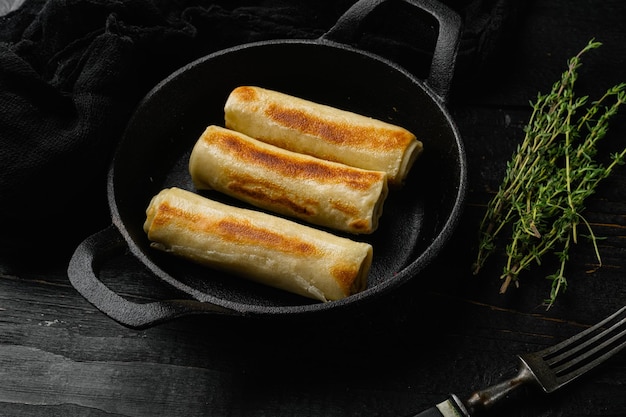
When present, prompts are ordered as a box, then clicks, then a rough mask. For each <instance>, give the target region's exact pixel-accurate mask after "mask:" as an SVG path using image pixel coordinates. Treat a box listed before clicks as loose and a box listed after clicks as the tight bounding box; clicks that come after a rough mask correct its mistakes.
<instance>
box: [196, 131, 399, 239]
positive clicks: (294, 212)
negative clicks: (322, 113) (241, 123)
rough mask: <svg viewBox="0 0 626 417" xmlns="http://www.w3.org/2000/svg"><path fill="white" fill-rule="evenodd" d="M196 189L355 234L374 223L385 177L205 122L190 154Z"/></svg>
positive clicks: (370, 229)
mask: <svg viewBox="0 0 626 417" xmlns="http://www.w3.org/2000/svg"><path fill="white" fill-rule="evenodd" d="M189 172H190V174H191V178H192V180H193V183H194V185H195V187H196V188H197V189H200V190H206V189H213V190H217V191H219V192H222V193H224V194H227V195H230V196H232V197H235V198H237V199H240V200H242V201H245V202H248V203H250V204H253V205H255V206H257V207H260V208H263V209H266V210H270V211H272V212H275V213H279V214H283V215H286V216H290V217H294V218H298V219H301V220H304V221H306V222H309V223H312V224H316V225H321V226H325V227H329V228H332V229H335V230H341V231H345V232H349V233H354V234H362V233H372V232H373V231H375V230H376V228H377V227H378V220H379V218H380V216H381V215H382V211H383V204H384V201H385V198H386V197H387V193H388V188H387V175H386V174H385V173H384V172H380V171H370V170H364V169H361V168H355V167H351V166H348V165H344V164H339V163H336V162H330V161H326V160H323V159H319V158H315V157H312V156H309V155H304V154H299V153H296V152H291V151H288V150H285V149H282V148H279V147H276V146H273V145H270V144H267V143H264V142H261V141H259V140H256V139H253V138H251V137H249V136H247V135H245V134H243V133H239V132H235V131H233V130H230V129H225V128H223V127H219V126H208V127H207V128H206V130H205V131H204V133H203V134H202V135H201V136H200V138H199V139H198V141H197V142H196V144H195V146H194V148H193V150H192V152H191V156H190V158H189Z"/></svg>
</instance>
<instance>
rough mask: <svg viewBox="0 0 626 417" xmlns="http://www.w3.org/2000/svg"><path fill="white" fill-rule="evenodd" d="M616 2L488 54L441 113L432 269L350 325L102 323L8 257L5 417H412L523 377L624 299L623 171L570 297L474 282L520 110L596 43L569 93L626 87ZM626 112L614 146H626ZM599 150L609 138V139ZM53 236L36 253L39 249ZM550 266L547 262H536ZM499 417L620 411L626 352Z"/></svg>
mask: <svg viewBox="0 0 626 417" xmlns="http://www.w3.org/2000/svg"><path fill="white" fill-rule="evenodd" d="M625 22H626V3H624V2H623V1H621V0H587V1H577V2H570V1H565V0H541V1H535V2H532V3H531V4H530V5H529V7H528V9H527V10H526V12H525V13H524V14H523V15H522V16H521V20H520V21H519V28H518V29H517V30H516V32H515V36H513V37H512V39H509V40H507V43H506V48H504V50H503V51H501V52H500V53H499V54H498V55H497V59H494V60H493V61H491V62H490V63H489V64H488V65H486V66H485V68H484V70H483V72H482V73H481V74H480V76H479V77H478V78H477V79H475V80H474V81H473V82H472V83H471V84H466V85H460V86H457V87H456V90H455V91H454V93H453V95H452V97H451V99H450V102H449V108H450V110H451V112H452V114H453V116H454V118H455V119H456V122H457V124H458V127H459V130H460V132H461V134H462V136H463V138H464V141H465V144H466V151H467V157H468V163H469V195H468V200H467V205H466V209H465V212H464V216H463V219H462V221H461V224H460V227H459V229H458V231H457V233H456V234H455V236H454V238H453V239H452V241H451V242H450V244H449V245H448V247H447V248H446V250H445V251H444V253H443V254H442V256H441V258H440V259H439V261H438V262H437V263H436V264H435V265H433V266H432V267H431V268H429V269H428V270H427V271H426V272H425V274H424V276H423V277H418V278H417V279H415V280H413V281H412V282H411V283H409V284H408V285H407V286H406V287H404V288H403V289H402V291H399V293H398V294H393V295H391V296H389V297H386V298H385V299H383V300H381V301H378V302H376V303H372V304H371V305H368V306H366V307H365V308H364V309H363V310H362V311H360V312H359V313H357V314H355V315H351V316H349V317H335V318H334V319H333V320H332V321H324V322H322V323H320V322H316V320H314V319H309V320H305V321H302V322H295V321H290V320H287V319H285V320H278V321H275V320H252V321H247V320H243V319H237V318H226V317H212V316H195V317H188V318H183V319H178V320H175V321H172V322H168V323H165V324H162V325H160V326H157V327H154V328H150V329H146V330H132V329H128V328H125V327H123V326H121V325H119V324H118V323H116V322H114V321H112V320H110V319H109V318H107V317H106V316H104V315H103V314H101V313H100V312H99V311H98V310H96V309H95V308H94V307H93V306H92V305H90V304H89V303H88V302H86V301H85V300H84V299H83V298H82V297H81V296H80V295H79V294H78V293H77V292H76V291H75V290H74V288H73V287H72V286H71V285H70V283H69V281H68V277H67V273H66V268H67V263H68V259H55V260H52V261H50V260H46V261H39V259H38V257H37V256H25V259H28V260H19V259H9V258H8V257H6V256H4V257H3V258H2V260H1V261H0V415H1V416H11V417H16V416H189V417H191V416H326V417H331V416H406V415H411V414H412V413H415V412H418V411H420V410H422V409H424V408H427V407H430V406H431V405H433V404H435V403H436V402H439V401H441V400H443V399H444V398H445V397H446V396H447V395H448V394H449V393H452V392H453V393H456V394H458V395H459V396H460V397H462V398H463V397H465V396H467V395H469V394H470V393H471V392H472V391H473V390H475V389H478V388H483V387H485V386H487V385H490V384H492V383H495V382H498V381H500V380H501V379H502V378H505V377H510V376H512V375H513V374H514V373H515V367H516V365H517V362H516V359H515V355H516V354H517V353H523V352H531V351H535V350H539V349H540V348H543V347H546V346H549V345H551V344H554V343H556V342H558V341H560V340H562V339H564V338H566V337H569V336H571V335H573V334H575V333H577V332H579V331H580V330H582V329H584V328H586V327H588V326H589V325H591V324H593V323H595V322H596V321H598V320H600V319H601V318H603V317H604V316H606V315H608V314H609V313H611V312H613V311H615V310H617V309H618V308H620V307H622V306H623V305H625V304H626V276H625V274H624V273H625V269H626V169H624V168H621V169H619V170H618V171H616V172H615V173H614V175H612V176H611V177H610V178H608V179H607V180H605V182H603V183H602V184H601V186H600V187H599V188H598V189H597V192H596V194H595V195H594V196H592V198H591V199H590V200H589V201H588V204H587V209H586V211H585V217H586V219H587V220H588V221H589V222H590V224H591V227H592V228H593V230H594V232H595V234H596V235H597V236H599V237H602V238H603V239H602V240H600V241H599V251H600V254H601V257H602V261H603V264H602V266H598V263H597V260H596V259H595V255H594V251H593V248H592V246H591V245H590V244H587V243H585V242H581V243H580V244H579V245H577V246H575V247H574V249H573V252H572V257H571V260H570V262H569V263H568V270H567V276H568V280H569V284H570V286H569V288H568V289H567V291H566V292H565V293H564V294H562V296H560V298H559V299H558V300H557V303H556V305H555V306H554V307H552V308H551V309H549V310H547V309H546V308H545V306H543V305H542V300H543V299H544V298H545V297H546V296H547V291H548V287H549V284H548V283H547V282H546V280H545V279H543V277H544V276H545V275H546V273H547V272H551V270H552V268H553V267H554V264H550V262H548V264H547V265H543V267H541V268H535V269H534V270H533V272H532V273H528V274H526V275H524V276H523V278H522V281H521V287H520V288H519V289H511V290H509V291H508V292H507V293H506V294H504V295H501V294H499V293H498V288H499V286H500V283H501V282H500V280H499V279H498V276H499V275H500V267H501V265H497V262H495V263H492V264H490V266H487V268H486V269H485V270H484V271H483V273H481V274H480V275H478V276H473V275H472V274H471V272H470V265H471V263H472V261H473V256H474V251H475V244H476V233H477V227H478V223H479V221H480V218H481V216H482V215H483V213H484V209H485V204H486V202H487V201H488V200H489V198H490V197H491V196H492V195H493V193H494V190H495V189H496V187H497V186H498V184H499V182H500V180H501V178H502V175H503V173H504V165H505V163H506V161H507V160H508V158H509V157H510V155H511V153H512V152H513V151H514V149H515V147H516V146H517V144H518V143H519V142H520V141H521V139H522V137H523V126H524V125H525V123H526V121H527V120H528V117H529V115H530V107H529V105H528V103H529V101H530V100H533V99H534V98H535V97H536V95H537V93H538V92H539V91H542V92H546V91H547V90H548V89H549V88H550V87H551V85H552V83H553V82H555V81H556V80H558V78H559V76H560V74H561V72H562V71H563V70H564V69H565V65H566V60H567V59H568V58H569V57H570V56H572V55H574V54H575V53H577V52H578V51H579V50H580V49H581V48H582V47H583V46H584V45H585V44H586V43H587V42H588V41H589V40H590V39H591V38H595V39H596V40H598V41H601V42H603V44H604V45H603V46H602V47H601V48H600V49H598V50H596V51H594V52H592V53H590V54H588V55H587V56H586V57H585V58H584V67H583V68H582V69H581V76H580V80H579V88H580V91H581V93H586V94H589V95H590V96H591V97H597V96H598V95H599V94H601V93H602V92H603V91H604V90H605V89H606V88H608V87H611V86H613V85H615V84H617V83H620V82H623V81H626V70H625V68H626V42H625V40H626V24H625ZM624 112H626V110H622V113H620V115H618V116H617V117H616V118H615V119H614V121H613V123H612V125H611V126H612V128H611V131H610V134H609V136H608V137H607V139H606V145H605V146H606V148H608V149H614V150H617V149H619V148H620V147H621V148H623V147H624V146H625V145H626V117H625V115H624V114H625V113H624ZM603 146H604V145H603ZM44 246H45V242H42V247H44ZM544 268H545V269H544ZM101 275H102V278H103V279H107V280H109V281H110V282H111V285H113V286H116V289H118V290H119V291H120V292H122V293H125V294H135V295H137V294H139V295H141V294H143V293H144V292H145V288H146V287H147V286H148V287H150V297H153V298H156V299H158V298H159V297H160V296H167V295H168V294H169V293H170V291H171V290H170V289H169V288H167V287H165V286H164V285H161V284H159V283H158V282H155V280H153V279H151V277H150V276H149V274H148V273H147V272H145V271H144V269H143V268H142V267H141V266H140V265H139V264H138V262H137V261H135V260H134V259H133V258H132V257H130V256H121V257H119V258H116V259H114V260H112V261H110V262H109V263H107V264H106V265H104V266H103V268H102V271H101ZM523 394H524V395H523V396H521V398H516V399H515V401H513V402H512V403H510V405H506V406H504V407H503V408H502V409H499V410H498V411H497V412H496V413H495V414H493V415H498V416H500V417H521V416H528V417H530V416H533V417H537V416H551V417H557V416H558V417H560V416H580V417H583V416H584V417H590V416H597V417H600V416H606V417H608V416H611V417H617V416H626V351H624V352H623V353H622V354H620V355H618V356H616V357H615V358H613V359H612V360H611V361H610V362H609V363H607V364H605V366H603V367H601V368H600V369H597V370H596V371H594V372H592V373H591V374H589V375H587V376H586V377H584V378H583V379H581V380H579V381H578V382H577V383H575V384H573V385H571V386H569V387H567V388H566V389H564V390H563V391H561V392H558V393H555V394H552V395H549V396H547V395H543V394H541V393H539V392H536V391H532V390H530V391H528V392H524V393H523Z"/></svg>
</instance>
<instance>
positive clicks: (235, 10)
mask: <svg viewBox="0 0 626 417" xmlns="http://www.w3.org/2000/svg"><path fill="white" fill-rule="evenodd" d="M509 2H513V0H499V1H495V2H489V1H486V0H484V1H483V0H471V1H470V0H465V1H463V0H456V1H454V0H449V1H447V3H448V4H449V5H450V6H452V7H453V8H456V9H457V10H459V11H460V12H461V13H463V15H464V16H466V18H468V17H470V16H471V19H472V22H466V27H468V28H472V31H473V33H471V34H470V35H471V36H470V37H469V38H467V40H469V44H470V45H472V46H471V48H474V47H475V46H476V42H475V40H476V39H480V34H479V32H480V31H481V28H482V29H483V33H485V34H486V33H490V32H494V33H497V32H498V31H497V30H496V29H498V28H499V27H500V25H501V22H502V21H503V16H505V15H506V13H504V12H503V11H504V10H509V9H505V8H502V10H498V8H497V7H495V6H494V4H495V5H496V6H498V7H502V4H505V3H509ZM353 3H354V0H299V1H280V0H266V1H252V0H249V1H245V0H237V1H232V0H231V1H229V0H222V1H213V2H197V1H184V0H183V1H177V2H159V1H152V0H125V1H117V0H47V1H44V0H26V1H25V2H24V4H23V5H22V6H21V7H20V8H19V9H18V10H17V11H13V12H11V13H9V14H8V15H6V16H3V17H0V166H1V167H2V168H1V169H2V175H1V176H0V219H2V232H1V233H0V249H2V250H3V252H4V253H7V252H12V253H20V252H22V253H32V251H33V250H35V251H36V250H45V251H46V252H47V253H48V254H49V253H50V252H51V251H53V252H55V253H56V252H58V253H59V254H61V255H64V256H65V255H69V254H71V251H72V250H73V248H74V247H75V246H76V245H77V244H78V243H79V242H80V241H81V240H82V239H83V238H85V237H86V236H87V235H88V234H90V233H92V232H94V231H97V230H98V229H100V228H102V227H104V226H105V225H106V224H107V223H109V222H110V218H109V217H108V206H107V202H106V172H107V168H108V165H109V162H110V159H111V156H112V153H113V151H114V149H115V146H116V144H117V141H118V139H119V137H120V135H121V133H122V131H123V129H124V126H125V123H126V122H127V120H128V118H129V117H130V115H131V114H132V111H133V109H134V107H135V106H136V105H137V103H138V102H139V100H140V99H141V98H142V97H143V96H144V95H145V94H146V93H147V92H148V91H149V90H150V88H152V87H153V86H154V85H155V84H156V83H158V82H159V81H160V80H161V79H163V78H164V77H166V76H167V75H168V74H169V73H171V72H172V71H174V70H175V69H177V68H179V67H181V66H183V65H184V64H186V63H188V62H190V61H192V60H194V59H196V58H199V57H201V56H203V55H206V54H208V53H211V52H214V51H217V50H220V49H224V48H227V47H230V46H234V45H237V44H242V43H247V42H252V41H259V40H266V39H286V38H298V39H307V38H317V37H319V36H320V35H321V34H323V33H324V32H325V31H327V30H328V29H329V28H330V27H331V26H332V25H333V24H334V22H335V21H336V20H337V18H338V17H339V16H340V15H341V13H343V12H344V11H345V10H347V8H348V7H349V6H350V5H351V4H353ZM487 3H490V5H487V6H486V5H485V4H487ZM494 11H497V13H496V15H493V13H494ZM475 16H481V18H482V20H481V21H479V20H480V19H477V18H476V17H475ZM484 16H487V18H486V19H485V18H484ZM381 22H382V23H381ZM370 23H371V22H370ZM468 23H469V25H468ZM472 25H473V26H472ZM392 26H393V25H389V24H385V23H384V18H381V20H380V22H379V23H376V22H373V23H372V24H370V26H369V28H370V29H371V30H372V31H373V34H371V35H365V36H363V38H362V39H361V40H360V41H359V45H357V46H359V47H362V48H363V49H370V50H372V51H374V52H376V51H381V50H386V51H387V53H388V54H389V55H391V56H389V57H388V58H390V59H397V60H398V61H399V63H401V64H406V65H407V67H408V69H409V70H413V69H415V70H416V72H417V71H418V67H420V66H423V63H422V62H421V61H422V58H421V56H423V54H421V52H422V51H420V48H421V46H419V45H416V44H415V41H414V40H413V39H408V40H405V39H403V33H402V30H403V26H402V25H399V26H398V28H399V29H398V30H394V31H389V30H388V29H389V27H392ZM406 26H408V25H406ZM377 31H378V32H377ZM468 33H470V32H468ZM477 33H478V34H477ZM466 43H467V41H466ZM481 43H482V44H483V45H486V44H487V42H486V40H484V39H483V40H482V41H481ZM471 48H469V49H468V50H471ZM479 48H480V47H479V46H478V47H476V48H475V49H474V50H473V52H472V54H473V55H476V51H477V50H479ZM462 53H463V51H462ZM461 56H462V55H461ZM406 57H411V59H408V60H407V59H406ZM463 59H465V60H466V58H463Z"/></svg>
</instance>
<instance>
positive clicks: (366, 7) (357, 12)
mask: <svg viewBox="0 0 626 417" xmlns="http://www.w3.org/2000/svg"><path fill="white" fill-rule="evenodd" d="M386 1H388V0H359V1H357V2H356V3H355V4H354V5H352V7H350V8H349V9H348V10H347V11H346V12H345V13H344V14H343V15H342V16H341V17H339V19H338V20H337V22H336V23H335V25H334V26H333V27H332V28H330V30H329V31H328V32H326V33H325V34H324V35H322V36H321V38H320V39H326V40H331V41H336V42H341V43H354V42H356V40H357V37H358V35H359V28H360V26H361V23H362V22H363V21H364V20H365V18H366V17H367V16H368V15H369V14H370V13H371V12H373V11H374V10H375V9H376V8H377V7H378V6H380V5H381V4H383V3H385V2H386ZM402 1H404V2H405V3H407V4H410V5H411V6H414V7H417V8H418V9H420V10H423V11H424V12H426V13H429V14H430V15H432V16H433V17H434V18H435V19H436V20H437V22H438V23H439V31H438V35H437V42H436V45H435V50H434V52H433V58H432V62H431V64H430V70H429V74H428V78H427V79H426V80H424V81H425V83H426V85H428V86H429V87H430V89H431V90H433V92H434V93H435V94H436V95H437V96H438V97H439V99H440V100H441V101H443V102H445V101H446V100H447V98H448V93H449V90H450V85H451V84H452V77H453V75H454V66H455V64H456V56H457V52H458V49H459V42H460V39H461V26H462V22H461V17H460V16H459V15H458V14H457V13H456V12H455V11H453V10H452V9H450V8H449V7H447V6H446V5H444V4H443V3H441V2H440V1H437V0H402Z"/></svg>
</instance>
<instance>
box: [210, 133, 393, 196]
mask: <svg viewBox="0 0 626 417" xmlns="http://www.w3.org/2000/svg"><path fill="white" fill-rule="evenodd" d="M204 140H205V141H206V142H207V143H208V144H209V146H211V145H213V146H217V147H219V148H220V149H221V150H222V151H224V152H227V153H229V154H231V155H233V156H234V157H235V158H236V159H237V160H239V161H242V162H247V163H253V164H255V165H260V166H264V167H266V168H267V169H270V170H272V171H274V172H277V173H279V174H280V175H282V176H284V177H286V178H288V179H291V180H297V179H314V180H317V181H320V182H325V183H329V184H339V183H342V184H346V185H347V186H349V187H351V188H354V189H356V190H368V189H369V188H371V186H372V184H374V183H376V182H378V181H380V180H381V179H382V178H383V177H384V176H385V173H383V172H379V171H368V170H360V169H355V168H353V167H349V166H341V165H339V166H329V165H328V164H327V163H326V161H323V160H319V161H317V160H312V159H304V158H298V157H297V156H289V155H283V154H280V153H277V152H271V151H268V150H266V149H263V148H261V147H258V146H255V145H254V144H253V143H251V142H249V141H246V140H245V139H243V138H241V137H240V136H239V135H238V134H237V133H235V132H229V131H222V130H220V131H213V132H212V133H211V134H210V135H205V136H204Z"/></svg>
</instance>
